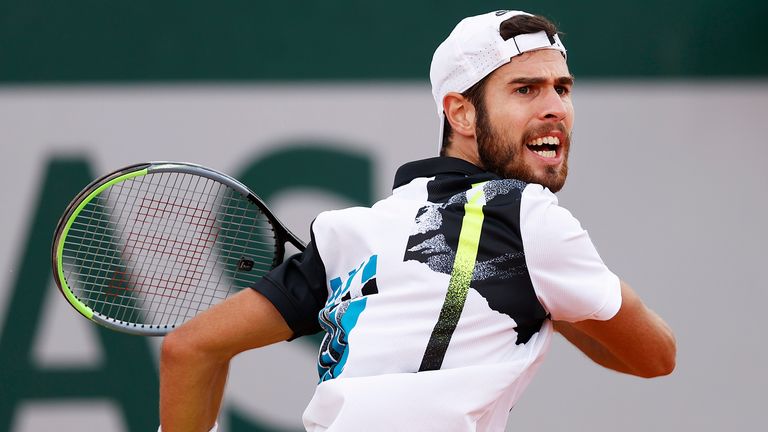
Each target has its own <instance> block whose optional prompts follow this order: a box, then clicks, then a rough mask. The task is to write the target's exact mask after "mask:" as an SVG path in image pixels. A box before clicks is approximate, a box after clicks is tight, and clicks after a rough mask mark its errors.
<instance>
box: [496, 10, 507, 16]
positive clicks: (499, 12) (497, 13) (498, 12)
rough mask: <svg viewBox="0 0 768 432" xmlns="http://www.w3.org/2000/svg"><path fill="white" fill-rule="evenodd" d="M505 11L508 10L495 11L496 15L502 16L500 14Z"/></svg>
mask: <svg viewBox="0 0 768 432" xmlns="http://www.w3.org/2000/svg"><path fill="white" fill-rule="evenodd" d="M507 12H509V11H508V10H497V11H496V16H502V15H504V14H505V13H507Z"/></svg>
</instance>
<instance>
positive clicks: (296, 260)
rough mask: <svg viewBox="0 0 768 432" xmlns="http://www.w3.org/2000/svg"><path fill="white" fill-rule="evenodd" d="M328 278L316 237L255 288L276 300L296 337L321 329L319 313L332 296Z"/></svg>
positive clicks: (274, 303) (275, 304)
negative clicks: (318, 250) (329, 296)
mask: <svg viewBox="0 0 768 432" xmlns="http://www.w3.org/2000/svg"><path fill="white" fill-rule="evenodd" d="M325 279H326V278H325V266H324V265H323V261H322V259H321V258H320V255H319V254H318V252H317V248H316V247H315V243H314V239H313V241H311V242H309V244H308V245H307V248H306V249H305V250H304V252H302V253H298V254H296V255H293V256H291V257H290V258H288V259H286V260H285V261H284V262H283V263H282V264H280V265H279V266H277V267H275V268H274V269H273V270H272V271H270V272H269V273H267V274H266V275H264V277H263V278H261V279H260V280H259V281H257V282H256V283H255V284H254V285H253V286H252V287H251V288H253V289H254V290H256V291H258V292H259V293H261V294H262V295H264V296H265V297H266V298H267V299H268V300H269V301H270V302H272V304H273V305H274V306H275V308H277V310H278V311H279V312H280V314H281V315H282V316H283V318H284V319H285V322H286V323H288V326H289V327H290V328H291V330H293V337H292V338H291V339H295V338H297V337H299V336H304V335H309V334H314V333H317V332H319V331H320V330H321V327H320V324H319V322H318V320H317V314H318V312H319V311H320V309H321V308H322V307H323V306H324V305H325V301H326V299H327V297H328V288H327V286H326V283H325Z"/></svg>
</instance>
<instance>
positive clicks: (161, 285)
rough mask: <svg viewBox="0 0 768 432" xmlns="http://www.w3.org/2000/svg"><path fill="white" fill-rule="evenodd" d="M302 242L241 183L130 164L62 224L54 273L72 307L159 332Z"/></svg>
mask: <svg viewBox="0 0 768 432" xmlns="http://www.w3.org/2000/svg"><path fill="white" fill-rule="evenodd" d="M286 243H290V244H292V245H293V246H295V247H296V248H297V249H299V250H300V251H303V250H304V247H305V245H304V243H303V242H302V241H301V240H299V239H298V238H297V237H296V236H295V235H294V234H293V233H291V232H290V231H289V230H288V229H287V228H286V227H285V226H284V225H283V224H282V223H280V221H279V220H278V219H277V218H276V217H275V216H274V215H273V214H272V212H271V211H270V210H269V209H268V208H267V206H266V205H265V204H264V202H263V201H262V200H261V199H260V198H259V197H257V196H256V195H255V194H254V193H253V192H251V191H250V190H249V189H248V188H247V187H246V186H245V185H243V184H242V183H240V182H239V181H237V180H235V179H233V178H232V177H229V176H227V175H225V174H222V173H220V172H217V171H214V170H212V169H210V168H205V167H202V166H199V165H194V164H189V163H179V162H154V163H143V164H138V165H133V166H129V167H126V168H123V169H121V170H118V171H115V172H113V173H111V174H108V175H106V176H104V177H102V178H100V179H98V180H96V181H94V182H93V183H91V184H90V185H88V186H87V187H86V188H85V189H83V191H82V192H80V194H78V195H77V197H75V199H74V200H73V201H72V202H71V203H70V204H69V206H68V207H67V209H66V211H65V212H64V214H63V215H62V217H61V219H60V220H59V224H58V226H57V228H56V232H55V235H54V238H53V248H52V249H53V250H52V261H53V273H54V279H55V281H56V284H57V285H58V287H59V289H60V291H61V293H62V294H63V295H64V297H66V299H67V300H68V301H69V303H70V304H71V305H72V306H73V307H74V308H75V309H76V310H77V311H78V312H80V313H81V314H82V315H83V316H85V317H86V318H88V319H90V320H92V321H94V322H96V323H98V324H101V325H103V326H106V327H108V328H110V329H113V330H119V331H123V332H127V333H132V334H138V335H150V336H161V335H164V334H166V333H168V332H169V331H171V330H173V329H174V328H176V327H178V326H179V325H181V324H183V323H184V322H186V321H188V320H189V319H191V318H192V317H194V316H195V315H196V314H197V313H199V312H201V311H203V310H206V309H208V308H209V307H211V306H213V305H214V304H216V303H219V302H221V301H222V300H224V299H225V298H227V297H228V296H229V295H231V294H233V293H235V292H237V291H238V290H241V289H243V288H246V287H248V286H250V285H252V284H253V283H254V282H256V281H257V280H259V279H260V278H261V277H262V276H263V275H264V274H265V273H267V272H268V271H269V270H271V269H272V268H274V267H275V266H276V265H278V264H280V263H281V262H282V261H283V258H284V255H285V245H286Z"/></svg>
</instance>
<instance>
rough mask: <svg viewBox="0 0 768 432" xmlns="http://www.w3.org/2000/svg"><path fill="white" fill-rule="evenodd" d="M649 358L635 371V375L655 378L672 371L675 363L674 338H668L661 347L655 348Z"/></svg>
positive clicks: (675, 347) (675, 348)
mask: <svg viewBox="0 0 768 432" xmlns="http://www.w3.org/2000/svg"><path fill="white" fill-rule="evenodd" d="M649 360H650V361H648V362H646V364H645V365H644V367H643V368H642V370H638V371H636V373H635V375H637V376H639V377H642V378H656V377H661V376H666V375H669V374H671V373H672V372H674V370H675V366H676V365H677V345H676V343H675V341H674V338H670V340H669V341H668V342H667V343H666V344H665V346H664V347H663V348H662V349H660V350H656V351H655V353H654V355H653V357H652V358H651V359H649Z"/></svg>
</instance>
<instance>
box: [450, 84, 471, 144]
mask: <svg viewBox="0 0 768 432" xmlns="http://www.w3.org/2000/svg"><path fill="white" fill-rule="evenodd" d="M443 112H445V118H446V119H448V122H449V123H450V124H451V129H453V132H454V133H457V134H459V135H462V136H465V137H467V138H472V137H474V136H475V107H474V105H472V103H471V102H470V101H469V100H468V99H467V98H465V97H464V96H462V95H461V93H455V92H450V93H448V94H446V95H445V97H444V98H443Z"/></svg>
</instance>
